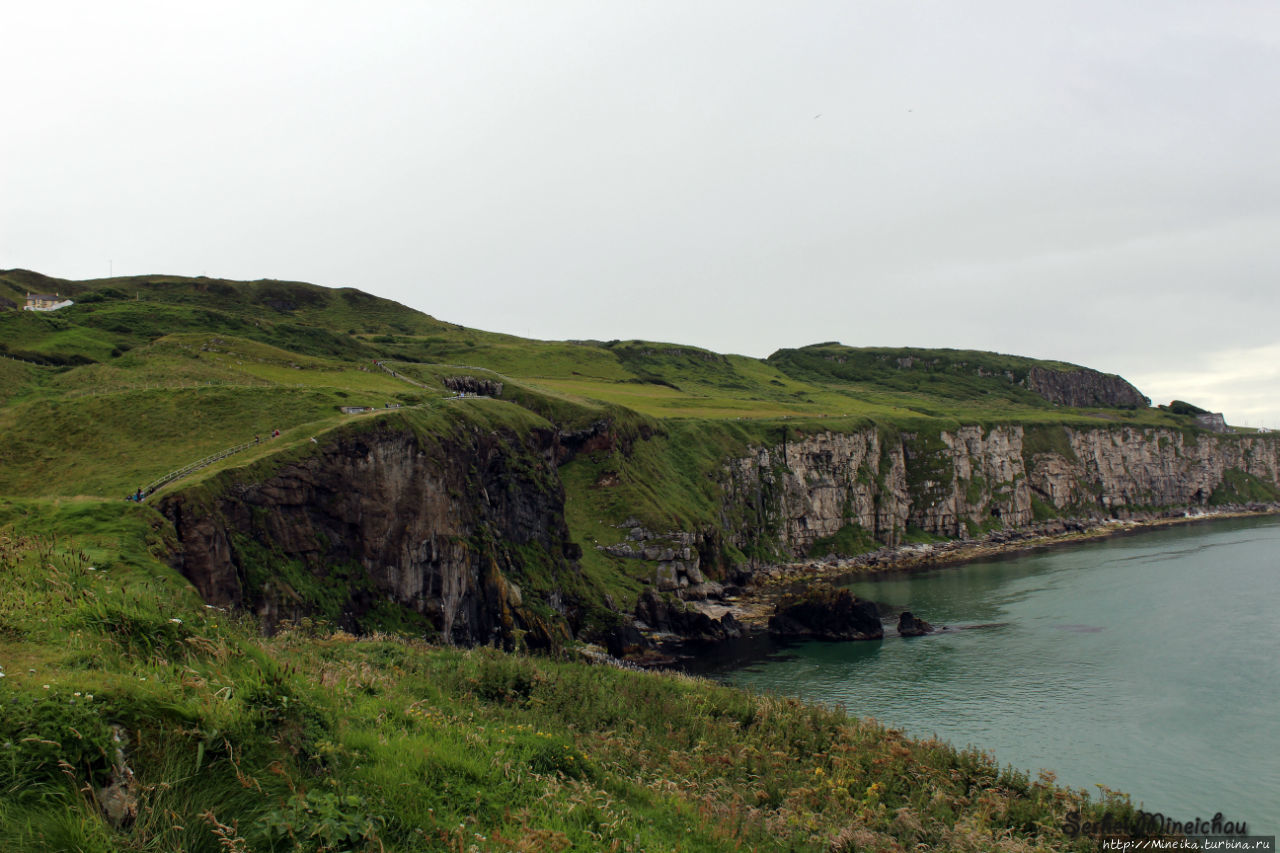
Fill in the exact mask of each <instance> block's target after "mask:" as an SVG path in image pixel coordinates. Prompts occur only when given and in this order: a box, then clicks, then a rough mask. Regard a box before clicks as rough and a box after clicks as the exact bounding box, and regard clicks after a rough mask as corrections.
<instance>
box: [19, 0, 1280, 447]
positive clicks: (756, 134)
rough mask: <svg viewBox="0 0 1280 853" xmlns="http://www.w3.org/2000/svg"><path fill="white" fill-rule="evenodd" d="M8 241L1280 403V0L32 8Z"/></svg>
mask: <svg viewBox="0 0 1280 853" xmlns="http://www.w3.org/2000/svg"><path fill="white" fill-rule="evenodd" d="M0 32H4V33H5V36H6V38H5V44H6V49H5V56H4V60H3V61H4V64H5V71H4V74H3V76H2V77H0V95H3V103H5V105H6V114H7V116H8V119H9V120H8V122H7V123H6V124H7V127H6V130H5V132H4V133H3V134H0V197H2V198H3V199H4V203H3V204H0V267H15V266H21V267H28V268H32V269H36V270H39V271H41V272H45V273H48V274H51V275H58V276H64V277H69V278H87V277H100V276H104V275H106V274H107V271H108V262H109V261H111V262H112V263H113V264H114V271H115V272H116V274H120V275H124V274H139V273H150V272H166V273H177V274H187V275H199V274H207V275H211V276H223V277H227V278H244V279H255V278H264V277H272V278H287V279H297V280H304V281H312V282H316V283H318V284H326V285H332V286H341V285H350V286H354V287H359V288H361V289H363V290H367V291H370V292H373V293H377V294H379V295H382V296H387V297H390V298H393V299H397V300H399V301H401V302H404V303H406V304H408V305H412V306H413V307H415V308H419V309H421V310H423V311H426V312H428V313H430V314H433V315H435V316H437V317H440V318H442V319H446V320H450V321H454V322H458V323H463V324H466V325H470V326H476V327H480V328H484V329H491V330H496V331H505V332H512V333H515V334H521V335H528V336H532V337H542V338H586V337H594V338H600V339H609V338H632V337H641V338H649V339H658V340H672V341H680V342H685V343H691V344H698V345H701V346H706V347H709V348H711V349H715V350H719V351H730V352H742V353H746V354H750V355H767V354H768V353H769V352H771V351H773V350H774V349H776V348H778V347H783V346H799V345H802V344H806V343H813V342H817V341H824V340H841V341H844V342H845V343H848V344H853V345H916V346H951V347H966V348H978V349H991V350H997V351H1002V352H1014V353H1019V354H1024V355H1032V356H1038V357H1043V358H1056V359H1063V360H1066V361H1074V362H1078V363H1082V364H1087V365H1089V366H1092V367H1097V368H1099V369H1103V370H1107V371H1113V372H1118V373H1121V374H1123V375H1125V376H1126V377H1127V378H1129V379H1131V380H1132V381H1134V382H1135V383H1136V384H1138V386H1139V387H1140V388H1142V389H1143V390H1144V391H1145V392H1146V393H1148V394H1149V395H1151V396H1152V397H1153V398H1155V399H1156V401H1157V402H1162V401H1167V400H1168V399H1170V398H1171V397H1174V396H1179V397H1184V398H1187V399H1190V400H1192V401H1193V402H1198V403H1200V404H1201V405H1205V406H1207V407H1211V408H1214V409H1222V410H1225V411H1226V413H1227V416H1228V419H1229V420H1231V421H1232V422H1234V423H1248V424H1251V425H1258V424H1260V423H1267V424H1269V425H1272V426H1280V394H1278V392H1280V375H1278V374H1277V363H1278V358H1277V357H1278V356H1280V297H1278V296H1277V288H1276V284H1277V282H1280V275H1278V273H1280V256H1278V255H1277V251H1276V248H1277V246H1278V245H1280V239H1278V238H1280V172H1278V170H1277V168H1276V165H1277V163H1276V160H1277V151H1280V109H1277V106H1278V104H1277V100H1278V99H1280V98H1278V96H1277V81H1280V5H1277V4H1275V3H1274V2H1266V3H1263V2H1258V3H1247V2H1241V3H1232V2H1218V3H1212V4H1210V3H1204V2H1202V0H1197V2H1186V3H1180V2H1175V1H1174V0H1159V2H1155V0H1149V1H1144V0H1137V1H1136V2H1130V3H1126V4H1115V3H1101V2H1080V0H1075V1H1074V2H1061V3H1058V2H1030V3H1029V2H1025V0H1023V2H968V3H956V2H954V0H950V1H949V2H931V0H924V2H909V3H908V2H901V1H900V0H896V1H895V2H848V1H847V0H846V2H812V3H803V2H800V3H776V2H775V3H752V2H703V3H698V2H692V3H647V4H638V3H622V2H600V0H595V2H584V3H569V2H545V3H514V2H512V3H485V2H422V3H376V2H374V3H363V4H359V5H358V6H357V4H352V3H322V2H306V3H269V2H266V3H263V2H255V3H236V2H222V3H217V4H205V5H203V6H202V7H200V10H199V11H197V10H196V7H195V6H194V5H193V4H185V3H163V2H154V3H138V2H116V3H100V2H94V3H58V2H50V3H41V4H36V3H21V4H19V3H10V4H5V6H4V7H3V10H0Z"/></svg>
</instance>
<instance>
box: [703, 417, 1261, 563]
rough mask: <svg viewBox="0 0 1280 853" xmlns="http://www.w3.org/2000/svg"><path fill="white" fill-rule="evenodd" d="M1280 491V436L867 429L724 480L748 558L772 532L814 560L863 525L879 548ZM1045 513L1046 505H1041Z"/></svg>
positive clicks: (735, 538)
mask: <svg viewBox="0 0 1280 853" xmlns="http://www.w3.org/2000/svg"><path fill="white" fill-rule="evenodd" d="M1241 483H1244V484H1246V485H1247V484H1249V483H1253V484H1256V487H1257V488H1258V489H1260V490H1261V492H1262V493H1264V494H1265V493H1267V492H1268V491H1271V492H1272V493H1274V490H1275V489H1277V488H1278V487H1280V441H1277V439H1276V438H1275V437H1272V436H1218V435H1208V434H1204V433H1190V432H1181V431H1178V430H1169V429H1138V428H1114V429H1073V428H1068V427H1062V426H1056V425H1054V426H1035V427H1029V428H1024V427H1022V426H997V427H989V428H983V427H978V426H967V427H960V428H958V429H954V430H949V431H948V430H943V431H940V432H936V433H932V434H924V433H909V432H904V433H891V432H886V431H883V430H876V429H874V428H867V429H863V430H859V431H856V432H851V433H832V432H821V433H816V434H812V435H806V436H803V437H800V438H797V439H794V440H792V441H788V442H787V443H786V444H782V445H775V446H772V447H757V448H755V449H753V451H752V452H751V454H750V455H747V456H743V457H740V458H736V459H732V460H729V461H728V462H727V463H726V465H725V468H724V472H723V490H724V511H723V514H722V518H721V522H722V525H723V527H724V528H725V530H726V536H727V537H728V539H729V541H730V542H732V543H733V544H735V545H736V546H738V547H740V548H744V549H747V548H748V547H749V546H750V545H751V544H752V543H753V542H758V541H759V540H760V538H761V537H765V538H770V537H771V538H772V541H773V542H774V543H776V545H777V546H779V547H780V548H781V550H783V551H785V552H790V553H792V554H795V555H798V556H799V555H806V554H808V553H810V552H811V550H812V549H813V547H814V546H815V544H817V543H819V542H820V541H822V540H828V539H830V538H831V537H834V536H836V534H838V533H839V532H840V531H841V530H842V529H844V528H847V527H849V526H855V527H856V528H857V529H859V530H860V531H862V532H865V533H866V534H868V535H870V536H871V537H874V539H875V540H877V541H878V542H881V543H885V544H889V545H894V544H898V543H900V542H901V541H902V538H903V536H904V534H905V533H906V532H907V531H908V530H909V529H910V528H918V529H919V530H921V531H923V532H925V533H930V534H934V535H939V536H946V537H957V536H964V535H966V534H976V533H977V532H979V531H982V530H985V529H989V528H991V527H994V526H1008V527H1019V526H1023V525H1026V524H1028V523H1030V522H1031V521H1032V520H1033V519H1034V518H1035V517H1036V515H1037V514H1038V513H1039V514H1043V515H1071V516H1084V517H1118V518H1124V517H1128V516H1129V515H1131V514H1133V513H1135V512H1141V511H1148V510H1151V509H1156V508H1161V509H1163V508H1170V507H1197V506H1204V505H1205V504H1208V503H1210V502H1211V501H1212V502H1215V503H1218V502H1223V501H1225V500H1229V499H1232V498H1233V497H1235V496H1236V495H1235V492H1234V491H1233V490H1234V489H1236V488H1237V487H1238V486H1239V485H1240V484H1241ZM1037 506H1038V509H1037Z"/></svg>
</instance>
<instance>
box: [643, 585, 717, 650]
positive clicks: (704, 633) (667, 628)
mask: <svg viewBox="0 0 1280 853" xmlns="http://www.w3.org/2000/svg"><path fill="white" fill-rule="evenodd" d="M636 618H637V619H639V620H640V621H641V622H643V623H644V624H645V625H647V626H648V627H649V628H651V629H653V630H654V631H657V632H659V633H663V634H675V635H677V636H679V637H682V638H684V639H686V640H696V641H699V642H719V641H720V640H728V639H732V638H734V637H740V636H742V625H741V623H739V622H738V620H737V619H735V618H734V616H733V614H732V613H725V614H724V615H723V616H721V617H720V618H718V619H715V618H712V617H711V616H709V615H708V614H706V613H704V612H703V611H701V610H698V609H697V608H694V607H690V606H688V605H686V604H685V603H684V602H682V601H680V600H679V599H676V598H670V599H668V598H666V597H664V596H663V595H662V594H661V593H659V592H657V591H656V590H653V589H647V590H645V591H644V593H643V594H642V595H641V596H640V599H639V600H638V601H637V602H636Z"/></svg>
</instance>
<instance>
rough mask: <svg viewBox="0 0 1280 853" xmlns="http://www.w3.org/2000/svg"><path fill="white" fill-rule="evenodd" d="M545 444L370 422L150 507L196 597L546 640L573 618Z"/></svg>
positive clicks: (520, 436) (495, 432) (567, 561)
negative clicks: (170, 537)
mask: <svg viewBox="0 0 1280 853" xmlns="http://www.w3.org/2000/svg"><path fill="white" fill-rule="evenodd" d="M559 450H560V449H559V446H558V435H557V433H556V432H555V431H554V430H553V429H550V428H540V427H534V428H526V429H511V428H499V429H482V428H479V427H478V426H477V425H475V424H468V423H466V422H465V421H459V422H456V423H453V424H452V425H451V426H450V427H449V428H448V429H447V430H445V431H443V432H437V433H434V434H429V435H428V434H423V433H421V432H419V431H416V430H415V429H413V428H411V425H410V422H409V421H407V420H404V419H400V418H382V419H380V420H378V421H377V422H376V423H375V424H372V428H364V429H354V428H353V429H350V430H346V431H343V432H340V433H338V434H336V435H333V436H332V437H331V438H329V439H328V440H326V441H324V442H321V443H320V444H318V445H315V446H314V451H313V452H311V453H308V454H304V455H301V456H298V457H297V458H294V459H293V460H292V461H287V462H283V463H278V462H277V463H272V464H273V467H272V468H271V469H270V470H262V469H255V468H249V469H244V470H232V471H229V472H225V473H224V474H223V475H221V476H220V477H219V478H217V479H216V480H215V481H213V482H211V483H209V484H205V485H203V486H201V487H199V488H196V489H190V490H187V491H185V492H179V493H177V494H174V495H172V496H170V497H167V498H165V499H164V500H163V501H162V502H161V504H160V509H161V511H162V512H163V513H164V514H165V515H166V516H167V517H168V518H169V519H170V520H171V521H172V522H173V525H174V528H175V530H176V532H177V534H178V537H179V540H180V542H181V550H180V551H179V553H177V554H175V555H174V563H175V565H176V567H177V568H178V569H179V570H180V571H181V572H182V573H183V574H184V575H186V576H187V577H188V578H189V579H190V580H191V581H192V583H193V584H194V585H195V586H196V588H197V589H198V590H199V591H200V593H201V595H203V596H204V598H205V600H206V601H208V602H209V603H211V604H216V605H241V606H249V607H252V608H254V609H255V610H256V611H257V612H258V613H259V614H260V615H261V616H262V617H263V618H264V619H265V621H266V622H267V623H268V624H273V623H275V622H277V621H278V620H280V619H282V618H296V617H298V616H301V615H314V614H317V613H318V614H322V615H325V616H328V617H329V618H332V619H335V620H336V621H338V622H340V623H342V624H344V625H347V626H348V627H356V628H358V627H360V626H361V625H362V624H363V622H364V620H365V619H366V617H368V616H369V614H371V613H374V612H375V611H377V610H378V609H379V608H385V607H386V605H387V604H392V605H403V606H404V607H406V608H408V609H409V611H411V612H412V613H416V614H418V615H419V617H420V619H419V621H418V625H419V627H423V628H425V627H427V625H429V626H430V628H431V629H434V631H436V632H438V633H439V634H440V635H443V636H444V637H446V638H448V639H450V640H452V641H454V642H458V643H464V644H474V643H490V642H500V643H503V644H506V645H511V644H512V642H513V640H514V639H515V638H516V636H517V635H518V634H520V635H523V633H522V632H527V634H528V636H527V641H528V642H529V643H531V644H533V645H538V644H543V645H545V644H547V643H550V642H552V640H553V639H554V638H555V637H556V636H557V635H566V634H567V632H568V631H569V630H571V629H572V627H573V626H572V621H573V620H572V613H571V612H570V608H568V607H567V606H566V598H567V597H566V596H565V595H564V593H563V591H564V590H565V589H568V588H572V587H573V586H574V585H575V584H574V577H575V576H576V574H577V568H576V565H575V563H574V561H573V558H574V557H575V556H577V554H576V553H575V550H576V546H574V545H572V544H571V543H570V541H569V534H568V530H567V528H566V526H565V521H564V490H563V487H562V486H561V484H560V480H559V478H558V476H557V474H556V464H555V460H556V457H557V455H558V453H559ZM392 610H397V608H394V607H393V608H392ZM392 616H393V617H394V613H392ZM382 621H383V623H385V620H382ZM423 622H425V623H426V625H423V624H422V623H423Z"/></svg>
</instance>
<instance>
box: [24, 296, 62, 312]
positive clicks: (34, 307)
mask: <svg viewBox="0 0 1280 853" xmlns="http://www.w3.org/2000/svg"><path fill="white" fill-rule="evenodd" d="M74 304H75V303H74V302H72V301H71V300H70V299H67V298H66V297H64V296H59V295H58V294H56V293H54V294H48V293H28V294H27V304H26V305H24V306H23V307H22V310H24V311H57V310H58V309H59V308H66V307H67V306H68V305H74Z"/></svg>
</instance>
